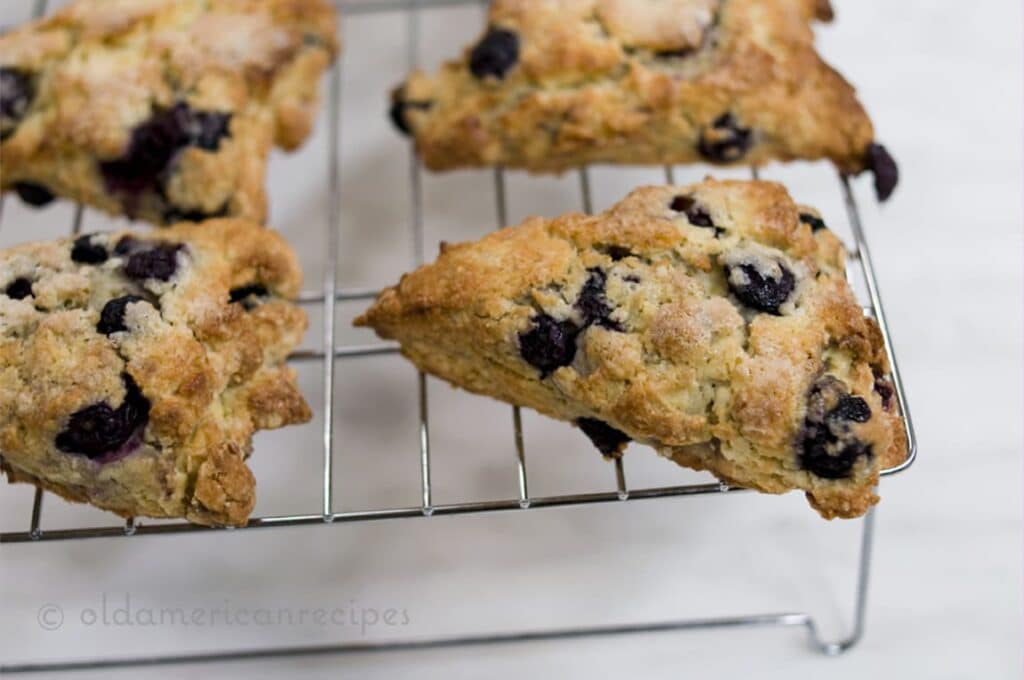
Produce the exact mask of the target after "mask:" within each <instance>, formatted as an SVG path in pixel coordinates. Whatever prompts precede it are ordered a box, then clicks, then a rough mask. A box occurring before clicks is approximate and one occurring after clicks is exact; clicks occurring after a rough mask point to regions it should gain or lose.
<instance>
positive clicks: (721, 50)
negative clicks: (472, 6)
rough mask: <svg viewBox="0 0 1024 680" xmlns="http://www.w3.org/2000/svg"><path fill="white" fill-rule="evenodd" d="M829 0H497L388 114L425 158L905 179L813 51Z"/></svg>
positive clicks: (437, 164)
mask: <svg viewBox="0 0 1024 680" xmlns="http://www.w3.org/2000/svg"><path fill="white" fill-rule="evenodd" d="M815 18H818V19H830V18H831V9H830V8H829V5H828V2H827V1H826V0H495V2H493V3H492V4H491V9H490V14H489V17H488V26H487V29H486V31H485V33H484V34H483V36H482V37H481V38H480V39H479V40H478V41H477V42H476V44H475V45H473V46H472V47H471V48H469V49H467V50H466V52H465V54H464V55H463V57H462V59H461V60H458V61H451V62H448V63H446V64H445V65H444V66H442V68H441V70H440V73H438V74H437V75H435V76H429V75H426V74H424V73H422V72H417V73H414V74H413V75H412V76H411V77H409V79H408V80H407V81H406V82H405V83H404V84H402V85H401V86H400V87H398V88H397V89H396V90H395V91H394V93H393V95H392V99H393V103H392V107H391V117H392V120H393V121H394V122H395V124H396V125H397V126H398V127H399V129H401V130H403V131H405V132H408V133H411V134H412V136H413V137H414V138H415V142H416V149H417V151H418V152H419V154H420V156H421V157H422V158H423V161H424V163H425V164H426V165H427V167H429V168H431V169H434V170H445V169H449V168H457V167H465V166H480V165H495V164H497V165H504V166H508V167H514V168H524V169H527V170H532V171H560V170H564V169H566V168H570V167H575V166H578V165H582V164H586V163H630V164H636V163H639V164H649V163H693V162H709V163H717V164H732V163H744V164H748V165H749V164H755V165H759V164H762V163H765V162H767V161H769V160H782V161H788V160H794V159H808V160H816V159H822V158H825V159H830V160H832V161H833V162H834V163H835V164H836V165H837V166H838V167H839V168H840V169H841V170H842V171H844V172H847V173H857V172H860V171H862V170H865V169H870V170H873V171H874V173H875V185H876V189H877V192H878V194H879V197H880V198H883V199H884V198H887V197H888V196H889V194H890V193H891V192H892V190H893V188H894V187H895V185H896V180H897V169H896V165H895V163H894V162H893V160H892V158H891V156H889V154H888V153H887V152H886V150H885V149H884V148H883V147H882V146H881V145H879V144H876V143H875V137H874V131H873V129H872V125H871V121H870V119H869V118H868V116H867V114H866V113H865V112H864V109H863V107H862V106H861V104H860V102H859V101H858V100H857V97H856V96H855V93H854V90H853V88H852V87H851V86H850V85H849V84H848V83H847V82H846V81H845V80H844V79H843V78H842V76H840V75H839V74H838V73H836V72H835V71H834V70H833V69H832V68H830V67H829V66H828V65H827V64H825V63H824V62H823V61H822V60H821V58H820V57H819V56H818V54H817V53H816V52H815V50H814V42H813V41H814V36H813V33H812V30H811V26H810V24H811V22H812V20H813V19H815Z"/></svg>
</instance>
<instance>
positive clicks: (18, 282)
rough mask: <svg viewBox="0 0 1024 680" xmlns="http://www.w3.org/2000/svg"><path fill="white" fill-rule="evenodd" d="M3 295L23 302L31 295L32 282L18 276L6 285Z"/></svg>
mask: <svg viewBox="0 0 1024 680" xmlns="http://www.w3.org/2000/svg"><path fill="white" fill-rule="evenodd" d="M4 295H6V296H7V297H9V298H11V299H12V300H23V299H25V298H27V297H28V296H30V295H32V282H31V281H29V280H28V279H26V278H25V277H24V276H20V277H18V278H16V279H14V280H13V281H11V282H10V283H9V284H8V285H7V288H6V290H4Z"/></svg>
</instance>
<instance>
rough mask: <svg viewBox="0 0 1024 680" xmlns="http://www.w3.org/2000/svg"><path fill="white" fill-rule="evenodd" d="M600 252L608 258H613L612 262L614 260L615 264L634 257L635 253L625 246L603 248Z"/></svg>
mask: <svg viewBox="0 0 1024 680" xmlns="http://www.w3.org/2000/svg"><path fill="white" fill-rule="evenodd" d="M598 250H600V251H601V252H603V253H604V254H605V255H607V256H608V257H610V258H612V260H614V261H615V262H618V261H619V260H624V259H626V258H627V257H632V256H633V251H632V250H630V249H629V248H626V247H625V246H614V245H613V246H602V247H600V248H598Z"/></svg>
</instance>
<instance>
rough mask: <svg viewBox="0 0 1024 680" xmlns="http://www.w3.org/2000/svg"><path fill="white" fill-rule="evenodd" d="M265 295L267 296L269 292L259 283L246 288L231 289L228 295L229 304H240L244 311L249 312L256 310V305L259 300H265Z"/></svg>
mask: <svg viewBox="0 0 1024 680" xmlns="http://www.w3.org/2000/svg"><path fill="white" fill-rule="evenodd" d="M267 295H269V292H268V291H267V289H266V287H265V286H263V285H261V284H259V283H253V284H250V285H248V286H240V287H238V288H232V289H231V292H230V294H229V300H230V301H231V302H237V303H240V304H241V305H242V307H243V308H244V309H245V310H246V311H250V310H252V309H255V308H256V305H258V304H259V302H260V298H265V297H267Z"/></svg>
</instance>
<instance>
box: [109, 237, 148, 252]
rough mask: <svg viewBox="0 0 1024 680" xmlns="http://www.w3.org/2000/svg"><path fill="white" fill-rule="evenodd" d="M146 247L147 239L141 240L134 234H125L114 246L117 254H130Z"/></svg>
mask: <svg viewBox="0 0 1024 680" xmlns="http://www.w3.org/2000/svg"><path fill="white" fill-rule="evenodd" d="M145 247H146V243H145V241H140V240H139V239H137V238H135V237H134V236H125V237H123V238H122V239H121V240H120V241H118V242H117V244H116V245H115V246H114V254H115V255H130V254H132V253H134V252H138V251H139V250H142V249H143V248H145Z"/></svg>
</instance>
